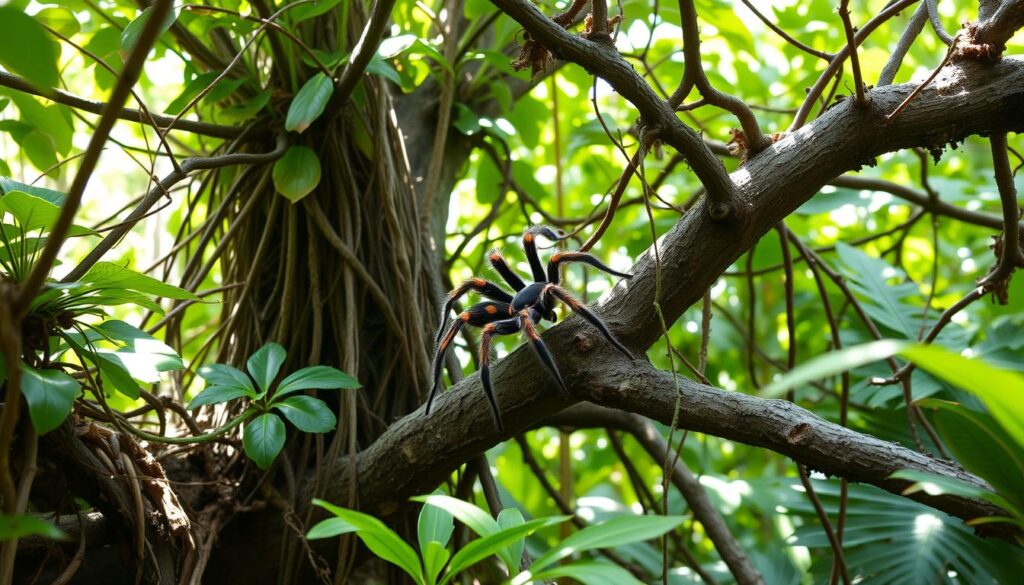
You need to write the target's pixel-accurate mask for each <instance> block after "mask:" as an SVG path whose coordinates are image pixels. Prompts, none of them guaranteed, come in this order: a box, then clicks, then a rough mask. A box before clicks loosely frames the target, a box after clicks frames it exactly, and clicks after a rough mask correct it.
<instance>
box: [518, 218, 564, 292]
mask: <svg viewBox="0 0 1024 585" xmlns="http://www.w3.org/2000/svg"><path fill="white" fill-rule="evenodd" d="M537 236H544V237H545V238H547V239H549V240H553V241H556V242H557V241H559V240H561V239H562V236H559V235H558V234H556V233H555V232H554V230H552V229H551V228H549V227H548V226H546V225H535V226H532V227H530V228H529V229H527V230H526V233H524V234H523V250H525V251H526V259H527V260H529V261H530V270H531V271H533V280H534V282H546V279H545V277H544V265H543V264H541V263H540V257H539V256H537Z"/></svg>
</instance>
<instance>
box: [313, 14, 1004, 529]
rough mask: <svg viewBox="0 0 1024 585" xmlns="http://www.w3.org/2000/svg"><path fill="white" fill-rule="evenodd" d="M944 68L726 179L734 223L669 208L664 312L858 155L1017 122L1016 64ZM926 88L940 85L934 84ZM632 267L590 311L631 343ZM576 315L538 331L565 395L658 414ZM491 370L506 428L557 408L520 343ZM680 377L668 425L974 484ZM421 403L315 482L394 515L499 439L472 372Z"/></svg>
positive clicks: (858, 160) (819, 125)
mask: <svg viewBox="0 0 1024 585" xmlns="http://www.w3.org/2000/svg"><path fill="white" fill-rule="evenodd" d="M502 1H505V0H502ZM947 69H948V70H949V71H948V72H947V73H948V76H945V77H943V78H942V79H940V81H939V83H938V84H936V85H933V86H930V87H929V88H927V89H925V90H924V91H923V92H922V93H921V95H920V96H919V97H918V99H916V100H915V101H914V103H913V105H912V106H911V107H909V108H907V110H906V111H905V112H904V113H903V115H901V116H900V117H899V118H897V119H896V120H895V121H894V122H893V124H892V125H890V126H888V127H884V126H883V125H882V124H881V119H882V117H883V116H884V115H885V114H886V113H887V112H889V111H891V108H892V107H893V106H895V105H896V104H898V103H900V102H901V101H902V100H903V99H904V98H905V97H906V96H907V95H908V94H909V93H910V92H911V91H912V90H913V88H914V86H913V85H911V84H902V85H894V86H888V87H885V88H880V89H876V90H874V91H873V92H872V99H871V102H870V104H869V106H868V107H867V108H864V109H859V108H855V107H853V106H852V104H847V105H840V106H837V107H835V108H832V109H831V110H829V111H828V112H826V113H825V114H824V115H823V116H821V117H820V118H818V119H816V120H815V121H814V122H812V123H811V124H809V125H807V126H805V127H803V128H801V129H800V130H798V131H796V132H794V133H792V134H790V135H788V136H786V137H785V138H783V139H782V140H780V141H779V142H776V143H774V144H772V145H771V146H770V147H769V148H768V149H766V150H765V151H764V152H763V153H762V154H761V155H760V156H758V157H756V158H754V159H752V160H751V161H748V163H747V164H746V165H744V166H743V167H741V168H740V169H739V170H737V171H736V172H734V173H733V174H732V177H731V180H732V181H734V182H735V184H736V185H737V186H738V188H739V191H740V192H741V193H742V194H743V200H742V202H741V203H742V205H743V207H744V210H745V212H744V214H743V221H742V222H741V223H740V224H738V225H735V226H730V227H729V228H726V227H724V226H722V225H721V224H719V223H717V222H715V221H714V220H712V219H711V218H709V217H708V216H707V214H706V213H689V214H687V215H686V216H684V217H683V218H682V219H681V220H680V221H679V223H678V224H677V225H676V226H675V227H674V228H673V229H671V230H670V231H669V232H668V233H667V234H665V235H664V236H663V237H662V239H661V246H660V249H661V254H662V256H661V261H662V271H663V275H664V279H665V283H666V286H664V288H663V291H662V296H661V298H660V299H659V300H660V303H661V308H662V311H663V312H664V315H665V318H666V320H667V321H669V322H672V321H675V320H676V319H677V318H678V317H679V316H680V315H681V314H682V312H683V311H684V310H686V309H687V308H688V307H689V306H690V305H692V304H693V303H695V302H696V301H698V300H700V299H701V297H702V296H703V294H704V291H706V290H707V289H708V287H709V286H710V285H711V284H713V283H714V282H715V280H716V279H717V278H718V277H719V275H720V274H721V273H722V272H724V271H725V270H726V269H727V268H728V267H729V266H730V265H731V264H732V263H733V262H734V261H735V260H736V258H738V257H739V256H740V255H741V254H742V253H744V252H745V251H746V250H748V249H749V248H750V247H751V246H752V245H753V243H754V242H756V241H757V240H758V239H759V238H760V237H761V236H762V235H763V234H764V233H766V232H767V231H768V230H770V229H771V228H772V227H773V226H774V225H775V224H777V223H778V222H779V220H781V219H782V218H784V217H785V216H786V215H788V214H789V213H791V212H792V211H793V210H794V209H796V208H797V207H799V206H800V205H801V204H802V203H804V202H805V201H807V200H808V199H810V198H811V197H812V196H813V195H814V194H815V193H816V192H817V191H818V189H819V188H820V187H821V186H822V185H824V184H826V183H827V182H828V181H830V180H832V179H834V178H835V177H837V176H839V175H841V174H843V173H845V172H847V171H849V170H851V169H854V168H857V167H859V166H860V165H862V164H863V163H864V162H865V161H869V160H871V158H872V157H874V156H877V155H879V154H882V153H884V152H889V151H894V150H899V149H902V148H908V147H911V146H916V145H922V144H934V143H936V142H941V143H945V142H946V141H949V140H959V139H962V138H963V137H965V136H967V135H972V134H989V133H991V132H994V131H996V130H997V129H1002V130H1003V131H1021V130H1024V60H1021V59H1009V58H1008V59H1004V60H1003V61H1002V62H1000V63H997V64H994V65H989V66H985V65H980V64H973V63H963V64H956V65H951V66H950V67H948V68H947ZM938 87H942V88H943V89H942V91H941V92H940V90H939V89H937V88H938ZM979 96H984V99H979ZM780 169H784V170H785V171H784V172H780ZM706 204H707V203H706V202H704V201H702V202H700V203H698V204H697V205H698V206H700V205H706ZM633 273H634V274H635V276H634V277H633V278H632V279H631V280H630V281H629V282H628V284H627V283H622V284H620V285H619V286H617V287H616V288H615V289H613V290H612V291H611V293H609V295H608V296H607V297H606V298H605V299H604V300H603V302H602V303H600V307H597V308H596V310H597V311H599V312H600V313H601V315H602V317H603V318H604V319H605V321H606V323H607V324H608V325H609V327H610V328H611V330H612V331H613V332H614V333H615V335H616V336H617V337H618V338H619V339H620V340H621V341H622V342H624V343H625V344H626V345H627V346H630V347H632V348H634V349H643V348H647V347H650V346H651V345H652V344H653V343H654V342H655V341H656V340H657V339H658V336H659V335H660V332H661V326H660V324H659V323H658V321H657V316H656V315H655V314H654V311H653V310H652V308H651V306H652V301H653V299H654V284H655V266H654V260H653V258H652V257H651V255H650V254H647V255H644V256H642V257H641V258H639V259H638V261H637V263H636V266H635V267H634V270H633ZM580 321H581V320H580V319H575V318H570V319H566V320H565V321H564V322H562V323H561V324H560V325H558V326H556V327H553V328H551V329H550V330H549V331H547V332H546V333H545V335H544V341H545V343H546V344H547V345H548V346H549V348H550V350H551V353H552V354H553V355H554V356H555V358H556V359H557V360H558V365H559V369H561V370H562V373H563V377H564V378H565V379H566V380H568V381H570V390H571V391H572V392H573V393H574V395H576V396H578V397H581V398H586V399H588V400H591V401H593V402H597V403H599V404H602V405H604V406H610V407H614V408H620V409H623V410H629V411H632V412H636V413H638V414H642V415H644V416H648V417H651V418H656V419H659V420H664V421H668V420H670V419H671V415H672V412H673V410H674V405H675V396H676V394H675V388H674V385H673V383H672V379H671V376H670V375H669V374H666V373H664V372H660V371H658V370H655V369H654V368H652V367H651V366H650V365H648V364H646V363H643V362H639V361H637V362H628V361H626V360H625V358H623V357H622V356H621V355H620V354H618V353H617V352H615V351H614V350H612V349H611V348H609V347H608V346H607V344H606V343H605V342H604V341H603V338H601V337H600V336H599V335H595V332H594V330H593V329H592V328H590V327H589V326H588V325H587V324H585V323H581V322H580ZM492 375H493V379H494V385H495V390H496V392H497V394H498V400H499V402H500V404H501V406H502V408H503V409H504V410H505V421H506V423H507V426H508V430H509V433H513V434H514V433H516V432H520V431H521V430H522V429H525V428H528V427H530V426H534V425H536V424H537V422H538V421H540V420H542V419H543V418H545V417H548V416H551V415H553V414H555V413H556V412H558V411H559V410H561V409H563V408H565V407H566V406H569V405H570V402H569V401H566V400H564V399H562V398H560V397H559V396H558V392H557V389H556V387H555V385H554V383H553V382H552V380H550V378H549V377H548V375H547V373H546V372H545V371H544V370H543V369H540V368H537V366H536V358H535V357H534V356H533V355H532V354H531V353H530V352H529V350H525V351H524V350H520V351H516V352H514V353H513V354H511V355H510V356H508V357H506V358H504V359H502V360H500V361H499V362H498V363H497V364H496V365H495V366H494V368H493V374H492ZM680 386H681V389H680V391H681V392H682V397H683V405H684V408H683V409H682V411H681V413H680V416H681V420H680V427H681V428H688V429H691V430H694V431H699V432H703V433H708V434H712V435H716V436H721V437H726V438H729V439H732V440H736V441H740V442H744V443H748V444H751V445H756V446H761V447H766V448H770V449H772V450H775V451H778V452H780V453H783V454H785V455H786V456H788V457H791V458H793V459H795V460H796V461H797V462H799V463H801V464H803V465H806V466H808V467H810V468H812V469H816V470H820V471H824V472H826V473H829V474H832V475H837V476H840V477H844V478H846V479H849V480H851V481H859V482H865V483H870V484H873V485H876V486H879V487H881V488H883V489H886V490H889V491H891V492H894V493H900V492H901V491H902V489H903V488H904V487H905V486H906V483H905V482H901V481H897V480H890V479H888V476H889V474H891V473H892V472H893V471H896V470H897V469H903V468H909V469H919V470H927V471H929V472H932V473H939V474H941V475H945V476H947V477H952V478H957V479H961V480H964V481H967V482H969V483H972V484H974V485H981V484H982V482H981V480H979V479H978V478H976V477H974V476H972V475H970V474H967V473H966V472H964V471H963V470H961V469H959V468H957V467H956V466H954V465H953V464H950V463H946V462H942V461H936V460H934V459H931V458H929V457H926V456H924V455H921V454H919V453H917V452H915V451H913V450H911V449H906V448H904V447H901V446H898V445H894V444H892V443H888V442H885V441H881V440H879V439H876V438H874V437H871V436H868V435H864V434H861V433H857V432H855V431H852V430H849V429H846V428H844V427H842V426H840V425H837V424H833V423H831V422H828V421H825V420H823V419H821V418H819V417H817V416H815V415H814V414H812V413H810V412H808V411H807V410H805V409H803V408H800V407H798V406H796V405H794V404H792V403H789V402H786V401H781V400H763V399H760V398H756V397H752V396H747V395H744V394H741V393H736V392H725V391H722V390H719V389H716V388H712V387H709V386H703V385H700V384H697V383H694V382H690V381H687V380H682V381H681V384H680ZM435 405H436V407H435V410H433V411H432V413H431V415H430V416H429V417H425V416H423V412H422V409H420V410H419V411H417V412H415V413H413V414H412V415H410V416H408V417H406V418H405V419H403V420H401V421H399V422H397V423H396V424H394V425H393V426H391V427H390V428H389V429H388V431H387V432H386V433H385V434H384V435H382V436H381V437H380V439H378V440H377V442H375V443H374V444H373V445H371V446H369V447H368V448H367V449H366V450H364V451H362V452H361V453H360V454H359V455H357V461H356V462H355V466H356V468H357V473H356V475H355V476H350V475H348V470H349V469H350V464H349V463H346V462H338V463H337V464H336V465H334V469H336V470H338V471H337V472H336V473H335V475H334V476H333V477H331V478H330V480H329V481H328V485H330V486H331V488H330V490H329V491H328V493H327V497H328V499H330V498H332V497H339V498H340V496H341V494H344V493H346V490H347V489H348V486H349V485H350V483H349V482H350V481H352V480H353V478H354V477H355V478H358V480H357V481H358V486H356V487H357V489H358V492H359V501H360V503H361V504H362V505H363V506H364V507H365V509H367V510H370V511H373V512H377V513H382V514H389V513H393V512H395V511H397V510H398V508H399V507H401V506H403V505H404V503H405V498H406V497H407V496H409V495H413V494H416V493H423V492H425V491H429V490H431V489H433V488H434V487H436V486H437V485H439V484H440V483H441V482H442V481H443V480H444V479H445V478H446V477H448V475H449V474H450V473H451V472H452V470H454V469H456V468H457V467H458V465H460V464H461V463H462V462H464V461H467V460H469V459H470V458H472V457H473V456H475V455H477V454H478V453H481V452H483V451H484V450H486V449H488V448H490V447H492V446H493V445H495V444H497V443H498V442H499V441H501V440H503V439H504V438H506V437H505V436H503V435H501V434H499V433H497V432H495V431H494V430H493V424H492V422H491V414H490V410H489V407H488V405H487V402H486V400H485V398H484V395H483V391H482V389H481V387H480V382H479V378H478V376H470V377H469V378H467V379H466V380H465V381H464V382H462V383H460V384H458V385H456V386H455V388H454V389H453V390H452V391H450V392H448V393H447V394H445V395H443V396H442V397H441V398H440V399H439V400H437V402H436V403H435ZM913 497H914V498H915V499H917V500H919V501H922V502H924V503H926V504H928V505H930V506H933V507H935V508H937V509H940V510H943V511H945V512H948V513H950V514H953V515H955V516H958V517H961V518H974V517H978V516H984V515H990V514H992V513H994V512H995V510H994V509H993V508H992V507H991V506H990V505H988V504H985V503H983V502H980V501H977V500H972V499H969V498H962V497H956V496H950V495H944V496H938V497H933V496H928V495H927V494H923V493H918V494H915V495H914V496H913ZM993 529H995V528H993ZM1003 530H1005V528H1003Z"/></svg>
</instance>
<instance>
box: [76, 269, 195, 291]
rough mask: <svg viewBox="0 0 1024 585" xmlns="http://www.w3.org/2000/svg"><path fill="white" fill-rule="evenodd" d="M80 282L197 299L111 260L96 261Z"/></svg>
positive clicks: (95, 286)
mask: <svg viewBox="0 0 1024 585" xmlns="http://www.w3.org/2000/svg"><path fill="white" fill-rule="evenodd" d="M81 282H83V283H88V284H90V285H92V287H94V288H97V289H112V288H123V289H128V290H134V291H137V292H141V293H146V294H151V295H155V296H158V297H164V298H168V299H188V300H198V299H199V297H197V296H196V295H195V294H194V293H191V292H189V291H187V290H184V289H181V288H178V287H176V286H174V285H171V284H166V283H163V282H160V281H159V280H157V279H155V278H152V277H149V276H146V275H144V274H139V273H138V272H135V271H133V270H129V269H127V268H125V267H123V266H118V265H117V264H114V263H112V262H97V263H96V264H94V265H93V267H92V268H90V269H89V271H88V272H86V273H85V275H84V276H82V280H81Z"/></svg>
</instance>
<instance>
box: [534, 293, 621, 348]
mask: <svg viewBox="0 0 1024 585" xmlns="http://www.w3.org/2000/svg"><path fill="white" fill-rule="evenodd" d="M544 292H545V293H551V294H553V295H554V296H555V298H557V299H559V300H560V301H562V302H564V303H565V304H567V305H569V308H570V309H572V310H573V311H574V312H576V313H579V314H580V315H581V316H582V317H583V318H584V319H586V320H587V321H589V322H590V324H591V325H593V326H594V327H596V328H597V330H598V331H600V332H601V334H602V335H604V337H605V339H607V340H608V342H609V343H611V344H612V345H614V346H615V349H617V350H619V351H621V352H622V354H623V355H625V356H626V357H628V358H629V359H631V360H635V359H636V358H635V357H633V354H632V353H630V352H629V350H628V349H626V346H624V345H622V344H621V343H619V340H618V339H615V336H614V335H612V332H611V331H608V327H606V326H605V324H604V322H603V321H601V319H600V317H598V316H597V315H595V314H594V312H593V311H591V310H590V309H588V308H587V307H586V306H584V305H583V303H581V302H579V301H577V300H576V299H575V298H573V296H572V295H571V294H569V293H568V292H567V291H566V290H565V289H563V288H562V287H560V286H558V285H555V284H549V285H547V286H546V287H544Z"/></svg>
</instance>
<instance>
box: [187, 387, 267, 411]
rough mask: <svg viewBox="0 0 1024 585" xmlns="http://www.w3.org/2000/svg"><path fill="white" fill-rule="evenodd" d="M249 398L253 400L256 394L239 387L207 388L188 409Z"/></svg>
mask: <svg viewBox="0 0 1024 585" xmlns="http://www.w3.org/2000/svg"><path fill="white" fill-rule="evenodd" d="M243 396H248V397H249V398H253V397H254V396H255V393H250V391H249V390H247V389H245V388H238V387H237V386H234V387H228V386H207V387H206V388H204V389H203V391H202V392H200V393H199V394H197V395H196V397H195V398H193V399H192V402H190V403H189V405H188V409H189V410H192V409H195V408H199V407H200V406H206V405H207V404H219V403H221V402H227V401H229V400H234V399H235V398H242V397H243Z"/></svg>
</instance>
